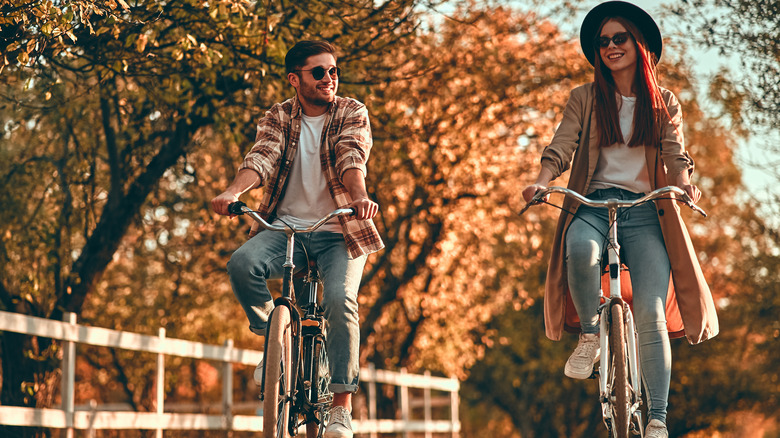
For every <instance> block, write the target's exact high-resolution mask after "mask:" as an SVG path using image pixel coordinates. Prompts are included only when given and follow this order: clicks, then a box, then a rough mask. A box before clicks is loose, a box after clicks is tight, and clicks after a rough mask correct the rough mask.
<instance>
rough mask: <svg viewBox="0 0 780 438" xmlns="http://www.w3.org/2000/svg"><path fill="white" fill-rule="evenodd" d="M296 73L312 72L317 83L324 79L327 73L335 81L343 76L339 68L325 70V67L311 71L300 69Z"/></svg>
mask: <svg viewBox="0 0 780 438" xmlns="http://www.w3.org/2000/svg"><path fill="white" fill-rule="evenodd" d="M296 71H310V72H311V76H312V77H313V78H314V80H315V81H319V80H320V79H322V78H324V77H325V72H326V71H327V72H328V74H329V75H330V77H332V78H333V79H338V77H339V76H341V69H340V68H338V67H331V68H329V69H327V70H325V67H320V66H317V67H314V68H312V69H309V70H303V69H298V70H296Z"/></svg>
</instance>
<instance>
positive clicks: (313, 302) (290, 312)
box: [228, 201, 355, 438]
mask: <svg viewBox="0 0 780 438" xmlns="http://www.w3.org/2000/svg"><path fill="white" fill-rule="evenodd" d="M228 210H229V211H230V214H233V215H242V214H246V215H248V216H249V217H251V218H252V219H254V220H255V221H257V222H258V223H259V224H260V226H261V227H263V228H265V229H266V230H270V231H276V232H283V233H285V234H286V235H287V249H286V253H285V262H284V265H283V267H284V274H283V277H282V293H281V296H280V297H279V298H277V299H275V300H274V309H273V311H272V312H271V315H270V316H269V318H268V326H267V327H266V336H265V350H264V351H265V355H264V357H263V365H262V367H263V373H262V375H263V377H262V384H261V386H260V388H261V393H260V398H261V399H262V400H263V436H264V437H266V438H282V437H287V436H296V435H297V433H298V428H299V427H300V426H302V425H306V435H307V437H309V438H315V437H316V438H320V437H322V435H323V433H324V431H325V426H326V425H327V422H328V418H327V417H328V412H329V411H330V406H331V403H332V401H333V393H331V391H330V390H329V389H328V385H329V384H330V373H329V371H328V353H327V348H326V337H327V321H326V319H325V316H324V314H323V309H322V307H321V306H320V305H319V299H318V294H319V286H320V284H321V282H320V279H319V274H318V272H317V266H316V263H315V262H314V261H313V260H310V259H309V258H308V254H307V256H306V258H307V260H308V262H307V266H306V269H305V271H303V273H304V274H303V285H304V287H303V292H302V296H301V298H303V300H302V301H303V302H302V303H301V306H298V302H297V299H296V298H297V297H296V294H295V293H294V287H293V276H294V274H295V264H294V263H293V254H294V248H295V234H298V233H309V232H313V231H315V230H316V229H318V228H319V227H320V226H322V225H324V224H325V223H326V222H328V221H330V220H331V219H333V218H335V217H337V216H348V215H352V214H355V211H354V210H353V209H350V208H342V209H337V210H334V211H332V212H331V213H329V214H328V215H327V216H325V217H324V218H322V219H320V220H318V221H317V222H316V223H314V224H313V225H311V226H310V227H306V228H299V227H295V226H292V225H271V224H269V223H268V222H266V221H265V220H264V219H263V218H262V217H261V216H260V215H259V214H258V213H257V212H256V211H254V210H252V209H250V208H248V207H247V206H246V204H244V203H243V202H240V201H239V202H234V203H232V204H230V206H229V207H228Z"/></svg>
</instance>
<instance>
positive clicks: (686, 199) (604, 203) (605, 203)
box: [519, 186, 707, 217]
mask: <svg viewBox="0 0 780 438" xmlns="http://www.w3.org/2000/svg"><path fill="white" fill-rule="evenodd" d="M550 193H562V194H563V195H565V196H570V197H572V198H574V199H576V200H577V201H579V202H580V203H582V204H584V205H587V206H590V207H605V208H610V207H612V208H618V207H633V206H635V205H639V204H642V203H645V202H648V201H652V200H654V199H658V198H660V197H661V196H663V195H666V194H668V193H673V194H675V195H677V196H679V197H680V199H679V200H680V201H681V202H683V203H684V204H685V205H687V206H688V207H690V208H691V210H693V211H695V212H697V213H699V214H701V215H702V216H704V217H707V213H706V212H705V211H704V210H702V209H701V208H700V207H699V206H697V205H696V204H694V203H693V199H691V197H690V196H688V194H687V193H685V191H684V190H683V189H681V188H679V187H676V186H666V187H661V188H660V189H655V190H653V191H652V192H650V193H648V194H646V195H644V196H642V197H641V198H639V199H634V200H631V201H626V200H621V199H605V200H593V199H588V198H586V197H584V196H582V195H580V194H579V193H577V192H575V191H573V190H569V189H567V188H564V187H555V186H553V187H547V188H546V189H542V190H539V191H538V192H536V194H535V195H534V197H533V199H531V202H529V203H527V204H526V205H525V207H523V209H522V210H520V213H519V214H520V215H522V214H523V213H525V211H526V210H528V208H530V207H531V206H532V205H536V204H540V203H542V199H543V198H544V197H545V196H547V195H549V194H550ZM672 199H674V198H672Z"/></svg>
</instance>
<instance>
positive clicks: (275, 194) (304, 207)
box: [211, 41, 384, 438]
mask: <svg viewBox="0 0 780 438" xmlns="http://www.w3.org/2000/svg"><path fill="white" fill-rule="evenodd" d="M285 67H286V69H287V79H288V80H289V81H290V85H292V86H293V88H295V91H296V96H295V97H294V98H292V99H288V100H287V101H285V102H283V103H280V104H276V105H274V106H273V107H272V108H271V109H270V110H269V111H268V112H266V114H265V117H263V118H262V120H260V122H259V123H258V126H257V136H256V139H255V145H254V146H253V147H252V150H251V151H250V152H249V153H248V154H247V155H246V158H245V159H244V162H243V163H242V164H241V166H240V167H239V171H238V174H237V175H236V178H235V179H234V181H233V182H232V183H231V184H230V186H229V187H228V188H227V190H225V192H224V193H222V194H220V195H219V196H217V197H216V198H214V199H213V200H212V201H211V205H212V208H213V209H214V211H215V212H217V213H219V214H221V215H228V214H229V212H228V205H229V204H230V203H232V202H235V201H237V200H238V198H239V196H241V194H243V193H244V192H246V191H248V190H251V189H254V188H257V187H265V189H264V193H263V199H262V205H261V206H260V208H259V209H258V211H259V212H260V214H261V215H262V216H263V217H264V218H266V220H269V221H271V220H276V221H279V220H283V221H284V222H285V223H287V224H294V225H301V226H308V225H311V224H313V223H314V222H315V221H316V220H318V219H320V218H322V217H323V216H325V215H326V214H327V213H329V212H331V211H333V210H335V209H336V208H350V207H351V208H353V209H354V210H355V211H356V214H355V215H354V216H350V217H344V216H343V217H341V218H339V219H338V221H336V220H333V221H331V222H329V223H327V224H325V225H324V226H322V227H321V228H320V229H319V230H318V231H317V232H314V233H309V235H303V236H300V238H299V239H298V249H299V250H301V249H300V246H301V245H303V246H304V247H305V248H306V250H307V252H308V254H309V255H310V256H312V257H314V258H315V259H317V264H318V266H319V269H320V272H321V274H322V275H321V276H322V280H323V283H324V296H323V303H322V304H323V307H324V309H325V316H326V318H327V319H328V323H329V330H328V352H329V357H330V366H331V370H330V372H331V384H330V390H331V391H332V392H333V393H334V397H333V407H332V408H331V415H330V423H329V424H328V427H327V429H326V431H325V437H326V438H343V437H352V425H351V414H350V413H351V410H352V393H354V392H355V391H357V389H358V373H359V369H360V367H359V363H358V358H359V356H358V347H359V344H360V340H359V336H360V332H359V327H358V304H357V291H358V287H359V285H360V279H361V277H362V274H363V267H364V265H365V263H366V256H367V255H368V254H370V253H372V252H375V251H378V250H380V249H382V248H383V246H384V245H383V243H382V240H381V239H380V237H379V233H378V232H377V230H376V228H375V226H374V223H373V221H372V220H371V218H373V217H374V216H375V215H376V214H377V212H378V210H379V206H378V205H377V204H376V203H375V202H373V201H371V200H370V199H369V198H368V194H367V192H366V183H365V176H366V161H367V160H368V155H369V151H370V149H371V146H372V139H371V127H370V125H369V120H368V111H367V110H366V107H365V106H364V105H363V104H362V103H360V102H358V101H356V100H354V99H347V98H342V97H339V96H336V90H337V89H338V81H339V73H340V70H339V68H338V67H337V66H336V50H335V48H334V47H333V46H332V45H331V44H329V43H327V42H325V41H301V42H298V43H297V44H295V46H293V47H292V48H291V49H290V51H289V52H287V55H286V57H285ZM256 233H257V224H255V226H254V227H253V228H252V231H250V236H251V238H250V239H249V240H248V241H247V242H245V243H244V245H242V246H241V247H240V248H239V249H238V250H236V252H235V253H234V254H233V256H232V257H231V259H230V262H228V273H229V275H230V282H231V285H232V287H233V291H234V293H235V295H236V297H237V298H238V301H239V302H240V303H241V305H242V306H243V308H244V311H245V312H246V315H247V317H248V319H249V328H250V330H251V331H252V332H254V333H256V334H258V335H264V334H265V327H266V323H267V320H268V315H269V313H270V312H271V310H272V309H273V303H272V301H271V294H270V293H269V291H268V287H267V285H266V280H267V279H268V278H280V277H281V275H282V273H283V268H282V263H283V261H284V254H285V248H286V246H285V235H284V233H278V232H271V231H266V232H260V233H257V234H256ZM255 234H256V235H255ZM301 251H302V250H301ZM297 255H298V254H297V252H296V256H297ZM296 265H298V263H296ZM258 368H261V367H260V366H258ZM257 374H258V373H257V371H256V377H255V380H256V381H257V380H258V377H261V376H257Z"/></svg>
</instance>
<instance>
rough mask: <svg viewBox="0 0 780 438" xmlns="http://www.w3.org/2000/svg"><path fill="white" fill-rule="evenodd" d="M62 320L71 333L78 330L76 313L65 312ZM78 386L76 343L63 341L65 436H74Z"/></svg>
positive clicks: (71, 437)
mask: <svg viewBox="0 0 780 438" xmlns="http://www.w3.org/2000/svg"><path fill="white" fill-rule="evenodd" d="M62 320H63V321H64V322H66V323H68V324H70V328H71V329H72V330H70V331H71V333H73V332H76V314H75V313H73V312H65V314H64V315H63V316H62ZM75 387H76V343H75V342H74V341H63V342H62V394H61V395H60V396H61V397H62V410H63V412H65V427H66V429H65V437H66V438H73V416H74V411H75V397H74V388H75Z"/></svg>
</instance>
